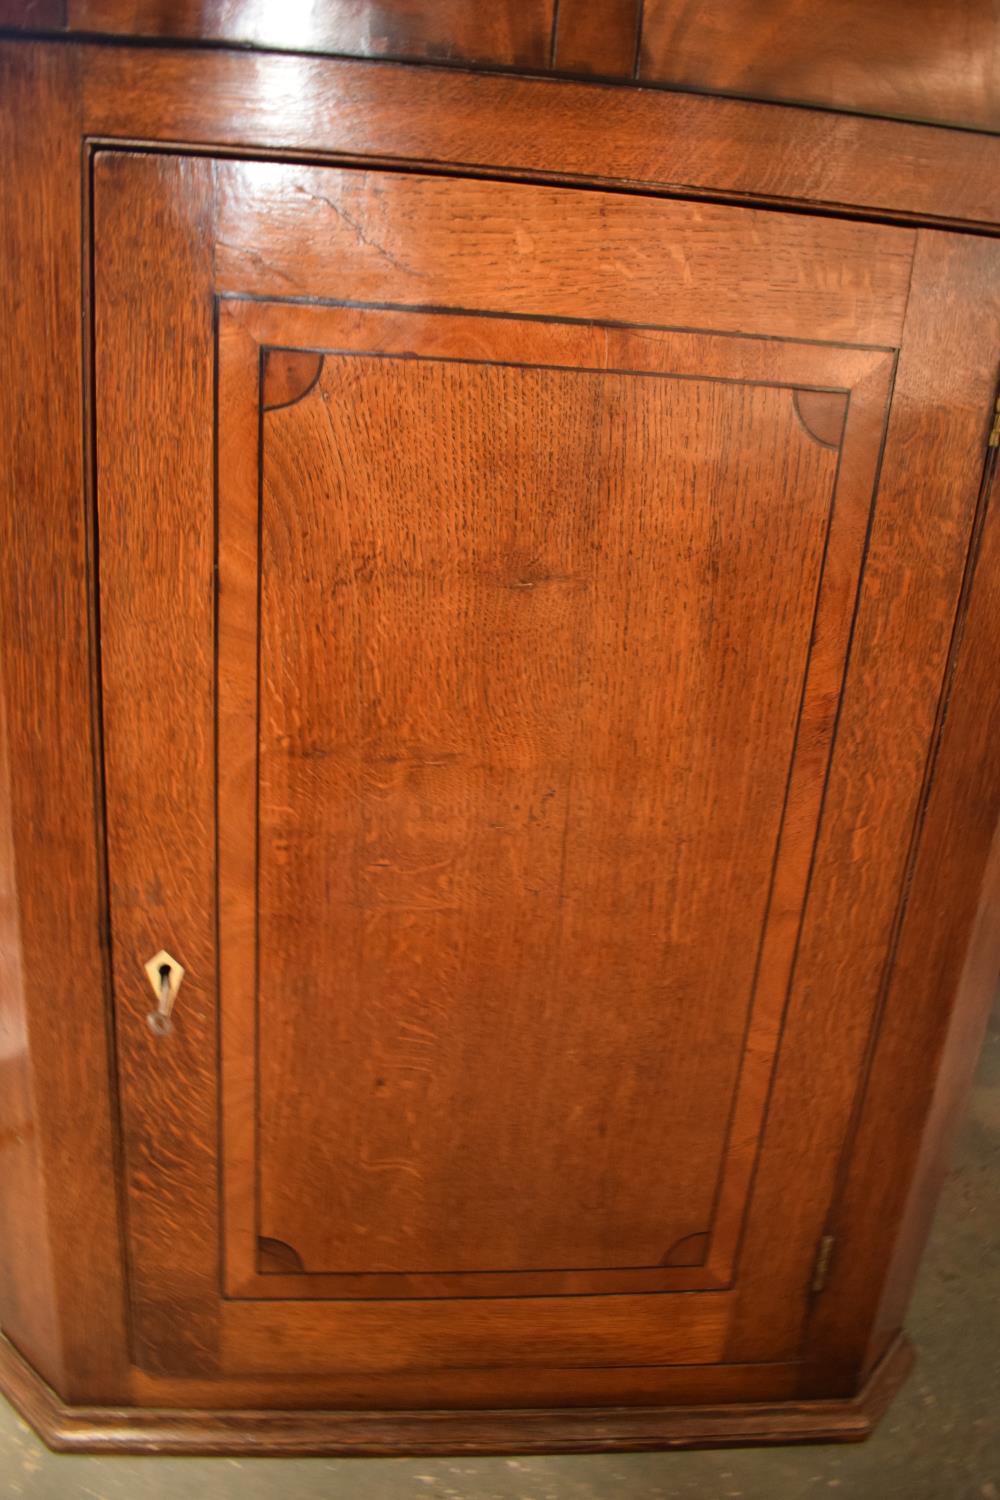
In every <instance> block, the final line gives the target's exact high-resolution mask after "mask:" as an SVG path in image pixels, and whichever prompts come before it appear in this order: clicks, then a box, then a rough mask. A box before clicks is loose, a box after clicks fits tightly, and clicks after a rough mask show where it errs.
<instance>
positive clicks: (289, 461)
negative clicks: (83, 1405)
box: [95, 153, 930, 1403]
mask: <svg viewBox="0 0 1000 1500" xmlns="http://www.w3.org/2000/svg"><path fill="white" fill-rule="evenodd" d="M95 201H96V212H95V243H96V252H95V285H96V302H95V307H96V313H95V360H96V363H95V407H96V424H97V449H96V451H97V485H96V488H97V505H98V518H99V564H100V579H99V585H100V631H101V640H100V647H101V667H102V685H103V706H104V748H105V774H106V793H107V820H108V863H109V884H110V900H111V922H112V935H113V958H114V977H115V992H116V1004H117V1024H118V1062H119V1070H120V1082H121V1108H122V1121H123V1135H124V1173H125V1200H126V1220H127V1225H128V1236H129V1274H130V1284H131V1295H132V1304H133V1327H134V1342H135V1357H136V1360H137V1362H138V1363H139V1364H140V1365H143V1366H145V1367H146V1368H148V1369H150V1370H152V1371H161V1372H168V1373H176V1374H204V1373H211V1372H215V1371H225V1372H229V1373H248V1374H255V1373H265V1372H266V1373H282V1374H307V1373H308V1374H317V1373H318V1374H324V1375H329V1376H330V1379H331V1381H332V1382H336V1381H337V1380H338V1379H339V1380H342V1381H343V1382H344V1386H343V1389H344V1390H345V1391H347V1392H350V1390H352V1389H355V1387H354V1386H352V1385H351V1382H352V1381H355V1382H356V1381H357V1380H358V1379H359V1378H360V1377H364V1378H365V1379H370V1380H372V1381H374V1382H375V1386H374V1388H375V1389H376V1390H378V1389H379V1387H378V1382H379V1380H381V1381H382V1382H383V1384H382V1387H381V1389H382V1391H383V1394H384V1395H385V1396H386V1399H391V1395H392V1391H393V1389H394V1387H393V1380H394V1379H396V1378H397V1377H400V1376H402V1375H405V1374H406V1373H407V1372H415V1371H423V1372H442V1371H455V1372H456V1373H455V1375H454V1378H453V1386H452V1388H451V1398H450V1399H451V1400H452V1401H453V1403H458V1402H461V1401H462V1400H463V1399H466V1389H467V1385H466V1377H467V1372H469V1371H478V1372H481V1373H482V1372H489V1371H491V1370H503V1369H511V1368H521V1369H524V1370H535V1371H537V1372H548V1374H547V1375H546V1376H545V1379H542V1378H541V1376H539V1381H540V1384H539V1385H538V1386H536V1389H542V1390H546V1391H548V1392H549V1394H550V1395H551V1396H552V1398H553V1399H555V1398H556V1397H558V1395H559V1393H560V1391H561V1390H563V1389H564V1388H565V1385H566V1378H567V1377H566V1372H567V1371H572V1370H579V1371H582V1370H590V1371H593V1370H603V1371H604V1372H605V1374H604V1376H603V1377H602V1379H601V1380H599V1381H598V1382H597V1385H596V1386H595V1389H596V1390H598V1391H599V1392H600V1393H602V1394H603V1395H605V1396H608V1395H610V1396H614V1395H616V1394H618V1395H622V1393H623V1391H624V1387H623V1386H622V1384H621V1381H620V1378H619V1376H620V1372H621V1371H622V1370H624V1369H627V1368H629V1367H633V1368H634V1367H646V1366H648V1367H650V1368H653V1367H656V1368H659V1367H663V1366H670V1365H689V1366H697V1365H719V1366H722V1365H724V1364H726V1362H727V1360H733V1359H738V1360H739V1361H740V1362H742V1363H748V1362H754V1361H757V1362H761V1363H766V1362H771V1363H780V1362H782V1361H785V1362H794V1360H795V1358H796V1357H797V1350H798V1341H799V1339H800V1337H801V1330H802V1327H803V1322H804V1319H805V1317H806V1314H807V1311H808V1306H809V1299H810V1295H811V1293H810V1285H811V1282H812V1278H813V1272H814V1265H815V1257H816V1252H817V1245H818V1243H819V1240H820V1237H821V1234H822V1232H823V1227H824V1221H823V1215H824V1213H825V1210H826V1204H825V1203H820V1204H818V1205H817V1206H816V1207H815V1208H814V1207H811V1206H809V1205H810V1200H809V1194H808V1192H807V1185H808V1183H809V1182H810V1180H811V1179H813V1178H814V1177H815V1176H816V1175H817V1174H819V1175H821V1176H822V1175H823V1174H826V1175H829V1174H830V1172H831V1171H832V1170H833V1168H834V1166H835V1162H834V1161H833V1160H832V1155H833V1153H832V1152H831V1148H830V1145H829V1140H828V1135H827V1134H824V1135H822V1136H820V1137H819V1138H817V1139H814V1138H813V1136H812V1134H811V1131H810V1119H809V1111H810V1105H811V1098H812V1092H811V1088H812V1085H811V1077H812V1073H813V1068H814V1064H815V1063H816V1062H817V1060H818V1058H819V1056H820V1054H821V1053H822V1052H824V1051H825V1050H826V1049H828V1048H829V1047H830V1046H831V1045H833V1046H836V1018H835V1016H834V1017H833V1018H832V1020H831V1017H830V1016H826V1015H823V1014H822V1011H823V1005H824V1000H823V993H822V988H821V987H820V988H819V989H818V990H816V992H815V1005H816V1008H817V1015H816V1024H815V1028H814V1033H813V1038H812V1041H811V1044H810V1045H811V1047H812V1049H813V1051H812V1052H811V1053H810V1051H809V1048H808V1047H807V1048H806V1049H805V1050H803V1049H802V1048H801V1047H799V1048H797V1049H796V1051H795V1054H794V1055H793V1056H791V1057H787V1058H786V1057H784V1056H783V1053H782V1046H781V1044H782V1024H783V1018H784V1016H785V1013H786V1005H787V1002H788V996H789V993H790V988H791V987H792V986H793V985H794V984H795V983H796V982H797V980H798V979H799V978H802V977H803V976H801V975H800V974H799V972H798V970H797V962H798V960H799V956H800V952H801V947H802V934H803V925H804V923H805V922H806V920H807V917H808V915H809V910H810V903H809V896H810V891H811V889H812V887H813V885H814V883H815V879H816V874H817V868H818V867H820V866H821V865H822V861H823V859H824V857H825V856H824V844H823V840H822V839H821V833H822V832H823V831H824V830H826V832H827V833H828V832H829V826H830V820H833V826H834V828H836V819H837V817H838V815H839V814H838V810H837V808H836V806H833V807H830V806H828V805H827V803H826V801H825V792H826V789H827V788H828V786H829V779H830V768H831V759H832V756H833V754H834V752H835V748H836V745H837V734H838V722H839V716H840V706H841V703H842V690H843V684H844V680H845V671H846V669H847V664H848V661H849V657H850V650H851V639H852V624H853V622H854V620H855V618H856V611H857V608H858V600H859V592H860V591H862V590H863V588H864V577H865V571H864V570H865V553H866V538H867V537H868V535H869V528H870V525H871V518H872V512H873V505H874V504H875V502H876V493H877V488H878V477H879V459H880V452H881V448H882V443H883V437H884V433H885V427H886V421H887V414H888V410H889V399H890V392H891V386H892V380H893V374H894V369H895V361H896V349H897V347H898V346H899V343H900V335H901V328H902V324H903V316H904V310H905V304H906V295H907V287H908V283H909V277H910V270H911V260H912V253H913V244H914V236H913V234H912V233H911V232H909V231H907V230H903V229H890V228H885V227H880V226H874V225H863V224H850V223H842V222H837V221H834V220H823V219H811V218H809V217H805V216H786V215H781V214H777V213H765V212H751V211H749V210H743V209H738V208H724V207H714V206H707V205H695V204H686V203H679V202H669V201H654V200H646V199H641V198H629V197H625V196H608V195H602V194H599V193H594V192H581V191H571V190H567V189H556V188H546V187H534V186H516V185H510V184H501V183H487V182H477V181H472V180H468V181H463V180H456V179H448V178H434V177H421V176H416V175H403V174H392V173H389V172H375V173H367V172H360V171H350V170H340V169H337V170H335V169H324V168H316V167H305V166H294V165H283V164H274V163H256V164H254V163H241V162H234V161H218V162H213V161H211V160H208V159H205V158H189V159H186V158H182V157H152V156H145V157H144V156H138V155H130V154H128V153H105V154H102V155H100V156H99V157H98V161H97V168H96V199H95ZM923 691H924V692H925V693H929V691H930V689H929V687H925V688H924V689H923ZM842 831H843V830H842ZM847 831H848V832H850V830H847ZM830 857H831V858H832V857H833V856H832V855H831V856H830ZM817 916H818V917H819V918H820V919H822V920H823V921H825V922H827V923H828V924H830V925H831V926H832V927H834V928H839V929H844V928H845V927H847V928H849V927H850V924H851V923H852V921H853V920H854V911H853V907H852V903H851V899H850V891H849V890H844V892H843V895H842V899H841V904H840V906H839V908H838V909H834V910H826V911H824V912H821V913H818V914H817ZM814 947H815V945H814ZM161 949H163V950H166V951H167V952H168V953H169V954H171V955H172V956H173V957H174V958H175V959H176V960H177V962H178V963H179V964H181V965H183V967H184V970H185V974H184V978H183V981H182V983H181V986H180V989H179V991H178V993H177V997H176V1002H175V1005H174V1010H173V1015H172V1026H171V1029H170V1030H169V1031H164V1030H163V1029H162V1028H160V1029H159V1030H156V1029H154V1027H153V1026H152V1025H150V1024H149V1022H148V1019H147V1017H148V1014H149V1013H150V1012H151V1011H152V1010H153V1009H154V1008H155V1003H156V999H155V996H154V994H153V992H152V989H151V987H150V983H149V980H148V978H147V975H146V973H145V972H144V969H143V965H144V964H145V963H146V961H147V960H148V959H149V958H150V957H151V956H152V955H154V954H155V953H157V952H158V951H159V950H161ZM848 978H849V976H848ZM804 982H809V983H812V984H814V985H815V983H816V974H815V973H814V974H811V975H806V976H804ZM875 999H876V997H875V995H874V994H873V995H872V996H871V1003H872V1005H874V1004H875ZM777 1082H780V1084H781V1088H782V1097H783V1098H785V1099H788V1098H791V1099H792V1100H793V1101H795V1107H797V1108H798V1110H799V1112H800V1116H801V1143H800V1149H799V1151H798V1153H797V1155H796V1158H795V1160H794V1161H793V1162H791V1163H787V1162H785V1163H782V1162H779V1161H778V1159H777V1158H776V1157H774V1156H773V1153H772V1155H771V1156H769V1150H770V1149H771V1148H770V1137H769V1131H768V1122H769V1101H771V1100H772V1099H773V1097H774V1095H775V1088H776V1083H777ZM786 1107H787V1106H786ZM843 1124H844V1125H846V1118H845V1120H844V1121H843ZM765 1179H767V1180H769V1182H770V1184H771V1186H770V1188H769V1194H770V1202H771V1203H772V1204H773V1199H774V1193H775V1184H776V1183H777V1186H778V1188H780V1190H781V1192H782V1193H783V1194H784V1195H785V1198H786V1201H787V1213H786V1214H784V1215H783V1216H782V1217H781V1218H780V1219H779V1220H778V1221H775V1218H774V1215H773V1211H772V1209H771V1208H770V1207H767V1208H765V1207H764V1206H762V1205H760V1204H759V1200H758V1194H757V1188H758V1185H759V1184H760V1182H761V1181H763V1180H765ZM755 1213H757V1214H758V1222H757V1225H756V1228H755V1217H754V1216H755ZM765 1213H766V1214H767V1216H768V1217H769V1220H770V1222H769V1223H768V1224H766V1225H765V1224H764V1215H765ZM765 1230H766V1232H765ZM768 1235H770V1236H771V1241H772V1242H773V1243H774V1244H777V1243H778V1242H780V1244H781V1253H780V1255H776V1256H775V1259H774V1261H773V1263H772V1262H771V1260H770V1251H769V1248H768ZM764 1285H766V1286H767V1291H766V1292H764V1291H762V1290H761V1288H762V1286H764ZM776 1306H778V1307H780V1309H781V1310H782V1311H781V1314H780V1316H779V1315H776V1314H775V1312H774V1308H775V1307H776ZM737 1343H738V1348H739V1352H738V1354H734V1349H735V1347H736V1345H737ZM545 1380H548V1385H546V1384H545ZM484 1381H485V1383H484V1384H483V1385H482V1386H480V1387H478V1389H481V1390H484V1391H487V1392H488V1390H489V1382H488V1380H486V1379H485V1376H484ZM602 1382H603V1383H602ZM616 1382H617V1383H616ZM331 1388H332V1389H336V1387H335V1386H332V1387H331Z"/></svg>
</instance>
